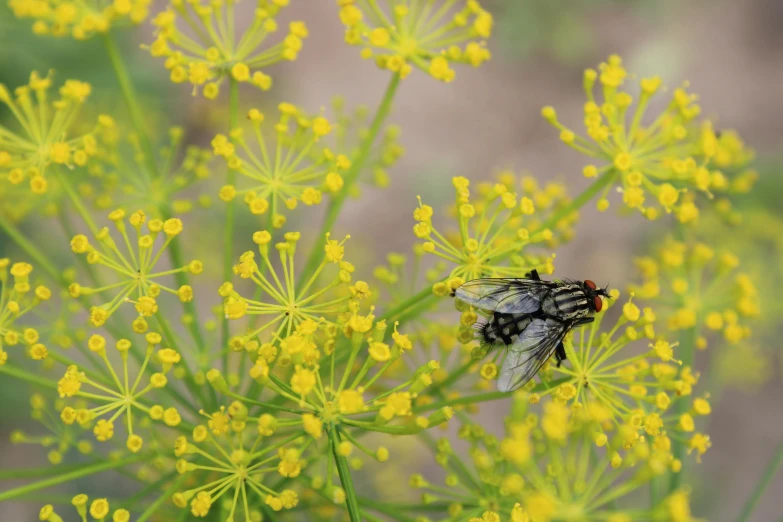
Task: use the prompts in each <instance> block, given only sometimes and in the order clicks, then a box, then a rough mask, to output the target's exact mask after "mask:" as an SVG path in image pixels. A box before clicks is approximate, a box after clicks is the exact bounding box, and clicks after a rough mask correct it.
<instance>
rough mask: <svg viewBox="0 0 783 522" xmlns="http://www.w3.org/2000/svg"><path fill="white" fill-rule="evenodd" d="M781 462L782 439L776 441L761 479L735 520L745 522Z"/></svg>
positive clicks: (782, 457) (782, 452)
mask: <svg viewBox="0 0 783 522" xmlns="http://www.w3.org/2000/svg"><path fill="white" fill-rule="evenodd" d="M781 464H783V440H781V441H780V442H779V443H778V447H777V448H776V449H775V453H774V455H773V456H772V459H770V461H769V464H767V467H766V469H765V470H764V473H763V474H762V475H761V480H759V481H758V483H757V484H756V487H755V489H754V490H753V494H752V495H751V496H750V498H749V499H748V502H747V503H746V504H745V507H743V508H742V512H741V513H740V515H739V517H737V522H746V521H747V520H748V519H749V518H750V516H751V515H752V514H753V511H754V510H755V509H756V505H758V503H759V500H761V497H762V495H764V492H765V491H766V490H767V487H769V483H770V482H772V479H773V478H774V477H775V474H776V473H777V471H778V468H779V467H780V466H781Z"/></svg>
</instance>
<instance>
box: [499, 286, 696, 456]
mask: <svg viewBox="0 0 783 522" xmlns="http://www.w3.org/2000/svg"><path fill="white" fill-rule="evenodd" d="M612 295H613V298H614V299H617V297H619V294H618V293H617V291H612ZM604 306H605V308H604V310H602V311H601V312H598V313H596V315H595V321H594V322H593V323H591V324H590V325H587V326H584V327H582V328H579V329H577V330H574V333H573V335H572V336H570V338H568V339H566V340H565V341H564V346H565V350H566V354H567V356H568V358H567V362H566V363H564V364H562V365H561V366H560V367H555V366H554V365H551V364H550V365H547V367H545V368H544V369H542V370H541V371H539V374H538V378H539V379H540V380H541V384H540V385H538V386H535V385H534V384H528V386H527V387H526V388H525V389H526V390H528V392H529V393H528V400H529V401H530V402H531V403H538V402H539V401H541V400H542V398H543V397H546V396H550V397H551V398H552V399H553V401H554V402H555V403H556V404H563V405H571V406H572V407H574V408H580V409H585V410H586V411H587V413H588V414H589V415H590V416H592V417H593V418H594V420H595V421H596V422H597V423H598V424H597V426H596V427H595V428H594V430H593V431H594V435H595V437H596V442H599V441H604V440H606V437H607V436H610V435H611V432H613V431H617V430H620V429H622V430H625V433H626V445H627V446H628V447H631V446H633V445H634V444H636V443H637V442H639V441H643V440H644V437H645V436H650V437H656V438H657V439H658V440H659V442H660V443H661V444H667V445H670V444H671V440H677V441H680V442H683V443H689V442H690V441H692V440H693V437H694V436H695V435H699V437H702V436H704V435H702V434H697V433H695V428H696V426H695V421H694V418H698V417H699V416H702V415H708V414H709V413H710V408H709V403H708V402H707V399H706V398H703V397H696V398H694V396H693V388H694V387H695V386H696V384H697V383H698V380H699V374H697V373H694V372H693V370H692V368H691V367H690V366H684V365H682V362H681V361H679V360H677V359H676V358H675V349H676V347H677V344H676V343H675V344H671V343H669V342H666V341H665V340H663V339H661V338H659V337H658V336H656V333H655V328H654V322H655V320H656V317H655V313H654V312H653V311H652V309H650V308H645V309H644V310H640V309H639V308H638V307H637V306H636V305H635V304H634V303H633V299H629V300H628V301H627V302H626V303H624V304H623V306H622V313H621V314H620V316H619V317H618V318H617V321H616V322H615V323H614V324H613V325H611V327H609V328H608V330H607V329H604V328H602V324H603V321H604V318H605V317H606V310H607V309H608V308H610V307H611V306H613V305H612V303H611V301H607V302H605V304H604ZM498 356H499V354H496V356H495V357H498ZM691 400H692V401H693V403H694V404H697V405H698V406H697V407H694V408H692V409H688V408H687V407H685V403H686V402H688V401H691ZM681 403H682V404H681ZM675 406H676V407H675ZM701 406H704V407H701ZM700 407H701V408H700ZM683 415H687V417H683ZM705 437H706V436H705ZM697 442H698V441H697ZM602 444H603V443H601V444H599V445H602ZM694 449H696V448H694ZM701 450H704V451H706V447H704V445H703V444H701V445H700V446H699V448H698V450H697V454H698V455H701V454H703V453H704V451H701ZM698 455H697V456H698ZM680 466H681V463H679V462H674V463H673V469H674V470H675V471H678V470H679V467H680Z"/></svg>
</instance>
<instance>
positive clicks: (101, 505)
mask: <svg viewBox="0 0 783 522" xmlns="http://www.w3.org/2000/svg"><path fill="white" fill-rule="evenodd" d="M89 501H90V499H89V497H88V496H87V495H84V494H79V495H76V496H75V497H73V500H71V504H72V505H73V507H74V508H75V509H76V512H77V513H78V514H79V518H80V519H81V520H82V521H83V522H86V521H87V515H88V514H89V515H90V520H94V521H97V522H109V520H111V522H130V516H131V515H130V512H129V511H128V510H127V509H116V510H114V511H113V512H112V511H111V507H110V505H109V501H108V500H106V499H105V498H97V499H95V500H93V501H92V502H90V503H89V505H88V502H89ZM109 513H111V518H110V517H109ZM38 520H43V521H44V522H63V518H62V517H61V516H60V515H58V514H57V512H56V511H55V509H54V506H52V505H51V504H46V505H45V506H44V507H42V508H41V510H40V511H39V513H38Z"/></svg>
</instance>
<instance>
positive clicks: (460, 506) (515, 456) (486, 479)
mask: <svg viewBox="0 0 783 522" xmlns="http://www.w3.org/2000/svg"><path fill="white" fill-rule="evenodd" d="M522 395H523V394H520V395H519V396H516V397H515V399H514V403H513V405H512V408H511V414H510V415H509V416H508V417H507V418H506V419H505V426H506V432H505V436H504V437H503V438H501V439H498V438H497V437H495V436H493V435H491V434H489V433H488V432H487V431H486V430H485V429H484V428H483V427H482V426H480V425H477V424H465V425H463V426H462V427H461V428H460V429H459V431H458V435H459V437H460V438H461V439H463V440H464V441H466V442H467V443H468V444H469V448H470V449H469V451H468V457H469V458H468V459H467V462H465V459H463V458H462V457H461V456H460V453H459V452H457V451H455V450H454V449H453V448H452V445H451V443H450V442H449V440H448V439H445V438H444V439H440V440H438V441H437V444H436V450H437V452H436V455H435V460H436V462H437V463H438V465H439V466H441V467H442V468H443V469H444V471H445V472H446V477H445V481H444V482H445V484H444V485H443V486H439V485H436V484H433V483H431V482H429V481H427V480H426V479H424V477H422V476H421V475H414V476H412V477H411V479H410V485H411V486H412V487H414V488H417V489H419V490H422V497H421V498H422V503H423V504H424V505H436V504H445V506H446V508H447V510H448V513H449V515H450V517H451V519H452V520H470V521H474V520H475V521H478V522H487V521H500V520H511V521H513V522H523V521H524V522H526V521H528V520H535V521H541V522H549V521H552V520H563V519H568V518H573V519H574V520H579V519H585V520H586V519H593V518H596V517H598V518H596V519H601V520H612V521H615V520H616V521H629V520H647V519H649V518H652V517H651V513H650V512H644V511H642V510H640V509H639V508H638V505H637V503H635V502H632V501H631V498H632V493H633V492H634V491H636V490H638V489H639V488H641V487H642V486H644V485H646V484H648V483H650V482H651V481H652V480H653V479H654V478H655V477H656V476H660V475H662V474H663V473H665V472H666V471H667V469H668V468H669V467H670V466H671V463H672V455H671V453H670V451H669V448H668V446H667V444H666V443H665V442H664V441H661V440H659V438H656V437H651V438H650V439H649V440H645V439H642V440H640V441H638V442H637V443H636V444H635V445H634V446H633V447H629V446H628V445H627V443H626V438H627V433H628V432H633V430H632V429H630V430H628V429H626V428H625V427H621V429H619V430H618V431H617V432H616V433H613V434H612V436H611V437H610V438H607V437H606V436H603V437H602V438H601V439H597V438H596V436H595V433H594V431H593V430H594V427H595V426H598V425H600V423H601V420H602V417H603V416H605V415H607V413H605V412H602V411H601V410H602V409H603V408H602V407H600V406H592V405H591V406H590V407H586V408H573V407H568V406H566V405H564V404H561V403H558V402H547V403H546V404H544V408H543V411H542V412H541V413H535V412H532V411H529V407H528V406H527V404H526V401H525V399H524V397H522ZM666 502H668V500H667V501H664V505H666ZM669 520H674V519H669Z"/></svg>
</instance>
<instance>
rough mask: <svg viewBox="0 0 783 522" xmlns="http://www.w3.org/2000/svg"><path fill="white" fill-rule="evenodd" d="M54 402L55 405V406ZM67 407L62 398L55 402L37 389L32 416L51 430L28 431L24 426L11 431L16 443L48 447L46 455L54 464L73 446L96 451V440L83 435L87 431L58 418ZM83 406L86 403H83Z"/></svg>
mask: <svg viewBox="0 0 783 522" xmlns="http://www.w3.org/2000/svg"><path fill="white" fill-rule="evenodd" d="M52 406H53V407H52ZM64 407H65V405H64V404H63V401H62V399H58V400H56V401H54V404H51V403H50V402H49V401H48V400H47V399H46V398H45V397H44V396H43V395H42V394H40V393H33V394H32V395H31V396H30V416H31V417H32V418H33V419H34V420H36V421H37V422H38V423H39V424H40V425H41V426H43V428H44V429H45V430H46V431H47V434H45V435H37V434H35V435H34V434H28V433H25V432H23V431H21V430H14V431H13V432H12V433H11V443H12V444H31V445H38V446H40V447H41V448H42V449H44V450H48V451H47V453H46V458H47V459H48V460H49V462H50V463H52V464H53V465H57V464H60V463H61V462H62V461H63V458H64V457H65V456H66V455H67V454H68V453H69V452H70V451H71V450H72V449H74V448H75V449H76V450H77V451H78V452H79V453H81V454H84V455H87V454H90V453H91V452H92V443H91V442H90V441H88V440H85V439H82V437H81V435H82V433H83V432H84V430H83V429H80V428H79V427H78V426H75V425H68V424H64V423H62V422H59V421H58V420H57V416H58V415H59V411H60V410H62V409H63V408H64ZM79 407H80V408H82V407H84V406H83V405H82V404H81V403H80V404H79Z"/></svg>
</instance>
